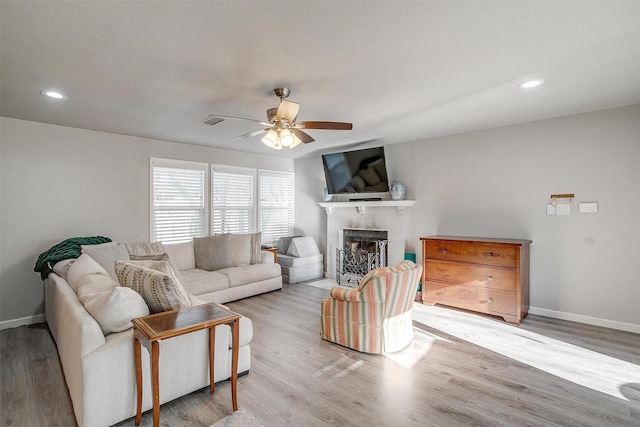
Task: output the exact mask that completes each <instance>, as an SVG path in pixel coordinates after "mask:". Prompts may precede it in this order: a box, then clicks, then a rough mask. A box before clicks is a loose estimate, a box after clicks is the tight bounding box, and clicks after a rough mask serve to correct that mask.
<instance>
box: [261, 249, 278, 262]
mask: <svg viewBox="0 0 640 427" xmlns="http://www.w3.org/2000/svg"><path fill="white" fill-rule="evenodd" d="M260 256H261V264H275V262H276V255H275V254H274V253H273V252H270V251H260Z"/></svg>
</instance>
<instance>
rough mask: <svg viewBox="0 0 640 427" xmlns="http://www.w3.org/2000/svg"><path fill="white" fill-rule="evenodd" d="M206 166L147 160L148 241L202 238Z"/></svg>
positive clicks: (204, 234)
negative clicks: (148, 167) (149, 204)
mask: <svg viewBox="0 0 640 427" xmlns="http://www.w3.org/2000/svg"><path fill="white" fill-rule="evenodd" d="M206 173H207V164H206V163H197V162H184V161H177V160H166V159H157V158H151V199H152V200H151V241H152V242H163V243H171V242H186V241H189V240H191V239H192V238H193V237H201V236H206V235H207V234H208V230H207V227H206V224H207V221H206V218H207V212H206V206H207V205H206V203H205V194H206V188H205V183H206V182H207V180H206Z"/></svg>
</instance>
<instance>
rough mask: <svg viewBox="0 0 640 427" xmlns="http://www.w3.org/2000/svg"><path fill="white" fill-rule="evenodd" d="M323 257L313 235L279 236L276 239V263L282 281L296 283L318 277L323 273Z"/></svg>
mask: <svg viewBox="0 0 640 427" xmlns="http://www.w3.org/2000/svg"><path fill="white" fill-rule="evenodd" d="M323 261H324V257H323V255H322V254H321V253H320V250H319V249H318V245H317V244H316V241H315V239H314V238H313V237H311V236H307V237H281V238H280V240H279V241H278V263H279V264H280V266H281V268H282V281H283V282H285V283H298V282H302V281H304V280H312V279H319V278H321V277H323V275H324V263H323Z"/></svg>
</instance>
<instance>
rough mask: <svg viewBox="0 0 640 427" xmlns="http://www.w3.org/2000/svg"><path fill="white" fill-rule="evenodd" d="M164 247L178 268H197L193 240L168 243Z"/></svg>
mask: <svg viewBox="0 0 640 427" xmlns="http://www.w3.org/2000/svg"><path fill="white" fill-rule="evenodd" d="M162 247H163V248H164V251H165V253H166V254H167V255H169V256H170V257H171V259H172V260H173V262H174V263H175V265H176V267H178V270H190V269H192V268H196V255H195V250H194V248H193V240H189V241H188V242H183V243H168V244H163V245H162Z"/></svg>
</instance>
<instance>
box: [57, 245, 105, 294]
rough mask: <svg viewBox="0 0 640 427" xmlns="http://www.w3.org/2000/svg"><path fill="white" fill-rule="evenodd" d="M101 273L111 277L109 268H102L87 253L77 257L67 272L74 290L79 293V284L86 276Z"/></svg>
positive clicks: (68, 279)
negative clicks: (108, 271)
mask: <svg viewBox="0 0 640 427" xmlns="http://www.w3.org/2000/svg"><path fill="white" fill-rule="evenodd" d="M90 274H99V275H102V276H107V277H109V273H107V270H105V269H104V268H102V266H101V265H100V264H98V263H97V262H96V261H95V260H94V259H93V258H91V257H90V256H89V255H87V254H82V255H80V256H79V257H78V259H76V260H75V261H74V262H73V264H72V265H71V267H69V272H68V273H67V282H68V283H69V286H70V287H71V289H73V291H74V292H76V293H78V285H79V283H80V280H81V279H82V278H83V277H84V276H88V275H90Z"/></svg>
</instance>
